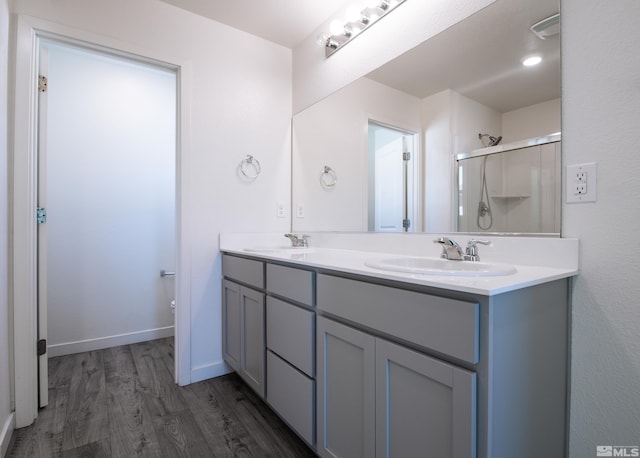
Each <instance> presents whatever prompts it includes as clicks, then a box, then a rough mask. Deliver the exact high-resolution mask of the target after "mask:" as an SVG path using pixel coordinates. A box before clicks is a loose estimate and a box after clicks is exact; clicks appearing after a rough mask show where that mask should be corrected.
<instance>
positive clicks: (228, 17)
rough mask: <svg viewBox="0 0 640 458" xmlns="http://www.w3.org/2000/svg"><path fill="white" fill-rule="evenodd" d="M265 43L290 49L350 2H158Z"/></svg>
mask: <svg viewBox="0 0 640 458" xmlns="http://www.w3.org/2000/svg"><path fill="white" fill-rule="evenodd" d="M162 1H164V2H165V3H170V4H172V5H174V6H177V7H179V8H182V9H184V10H187V11H191V12H192V13H196V14H199V15H201V16H204V17H208V18H210V19H213V20H215V21H218V22H222V23H223V24H227V25H230V26H231V27H234V28H236V29H240V30H243V31H245V32H248V33H250V34H252V35H256V36H259V37H261V38H264V39H265V40H269V41H272V42H274V43H278V44H280V45H282V46H286V47H287V48H294V47H295V46H296V45H298V44H299V43H300V42H301V41H302V40H304V39H305V38H306V37H307V36H309V34H310V33H312V32H313V31H314V30H316V29H317V28H318V27H319V26H320V25H321V24H322V23H324V22H325V21H326V20H327V19H329V18H331V17H332V16H333V15H334V14H335V12H336V11H338V10H340V9H342V7H344V6H345V5H347V4H349V3H353V2H354V0H162Z"/></svg>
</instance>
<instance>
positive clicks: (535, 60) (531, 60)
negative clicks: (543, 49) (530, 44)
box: [522, 56, 542, 67]
mask: <svg viewBox="0 0 640 458" xmlns="http://www.w3.org/2000/svg"><path fill="white" fill-rule="evenodd" d="M540 62H542V57H540V56H531V57H527V58H526V59H525V60H523V61H522V65H524V66H525V67H533V66H534V65H538V64H539V63H540Z"/></svg>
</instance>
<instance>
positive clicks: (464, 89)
mask: <svg viewBox="0 0 640 458" xmlns="http://www.w3.org/2000/svg"><path fill="white" fill-rule="evenodd" d="M162 1H164V2H165V3H170V4H172V5H174V6H177V7H180V8H182V9H185V10H188V11H191V12H193V13H196V14H199V15H201V16H205V17H208V18H210V19H213V20H216V21H218V22H222V23H224V24H227V25H229V26H232V27H234V28H237V29H240V30H243V31H245V32H248V33H251V34H253V35H256V36H259V37H262V38H264V39H266V40H269V41H272V42H274V43H278V44H280V45H282V46H285V47H288V48H294V47H295V46H296V45H298V44H299V43H300V42H302V41H303V40H304V39H305V38H307V37H308V36H309V34H311V33H313V31H315V30H316V29H317V28H318V27H319V26H320V25H321V24H323V23H325V22H327V21H328V20H329V19H331V18H332V17H335V13H336V11H340V10H344V9H345V7H346V6H347V5H348V4H350V3H354V2H356V1H357V0H224V1H223V0H162ZM417 1H424V0H417ZM558 11H559V0H497V1H496V2H495V3H493V4H491V5H489V6H488V7H486V8H485V9H483V10H481V11H479V12H478V13H476V14H474V15H472V16H471V17H469V18H467V19H465V20H464V21H462V22H461V23H458V24H456V25H454V26H453V27H450V28H449V29H447V30H445V31H444V32H442V33H440V34H438V35H436V36H435V37H433V38H431V39H429V40H427V41H426V42H425V43H423V44H422V45H419V46H417V47H416V48H414V49H412V50H409V51H407V52H406V53H405V54H403V55H401V56H399V57H398V58H396V59H394V60H393V61H391V62H389V63H387V64H385V65H384V66H382V67H380V68H379V69H378V70H375V71H374V72H372V73H371V74H369V75H367V76H368V77H370V78H371V79H374V80H377V81H379V82H381V83H383V84H386V85H388V86H391V87H395V88H396V89H399V90H401V91H403V92H407V93H409V94H412V95H414V96H416V97H419V98H425V97H428V96H430V95H433V94H436V93H438V92H441V91H443V90H445V89H452V90H454V91H456V92H459V93H460V94H462V95H465V96H467V97H469V98H471V99H473V100H476V101H477V102H480V103H482V104H484V105H486V106H488V107H491V108H493V109H495V110H497V111H499V112H501V113H504V112H507V111H511V110H514V109H517V108H520V107H524V106H529V105H533V104H535V103H540V102H543V101H547V100H552V99H555V98H558V97H560V45H559V43H560V37H559V36H555V37H551V38H548V39H547V40H540V39H539V38H537V37H535V36H534V35H533V33H531V32H530V30H529V27H530V26H531V25H532V24H534V23H536V22H538V21H540V20H542V19H544V18H547V17H549V16H551V15H553V14H555V13H557V12H558ZM533 53H540V54H541V55H543V56H544V57H545V60H544V61H543V63H542V64H541V65H538V66H537V67H533V68H524V67H523V66H522V65H521V60H522V58H523V57H524V56H525V55H529V54H533Z"/></svg>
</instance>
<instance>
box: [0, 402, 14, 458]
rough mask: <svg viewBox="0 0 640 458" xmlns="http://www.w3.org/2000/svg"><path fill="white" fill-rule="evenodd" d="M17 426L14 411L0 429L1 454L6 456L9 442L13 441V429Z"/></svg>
mask: <svg viewBox="0 0 640 458" xmlns="http://www.w3.org/2000/svg"><path fill="white" fill-rule="evenodd" d="M15 428H16V416H15V415H14V413H13V412H11V413H10V414H9V418H7V421H5V422H4V425H2V429H1V430H0V456H5V455H6V454H7V450H8V449H9V443H10V442H11V436H13V430H14V429H15Z"/></svg>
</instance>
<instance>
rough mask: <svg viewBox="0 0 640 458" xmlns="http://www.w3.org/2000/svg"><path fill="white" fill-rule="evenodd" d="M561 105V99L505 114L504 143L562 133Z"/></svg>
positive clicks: (503, 117) (503, 120)
mask: <svg viewBox="0 0 640 458" xmlns="http://www.w3.org/2000/svg"><path fill="white" fill-rule="evenodd" d="M560 104H561V101H560V99H553V100H548V101H546V102H541V103H537V104H535V105H531V106H528V107H524V108H520V109H518V110H513V111H509V112H507V113H503V114H502V134H501V135H502V143H511V142H515V141H518V140H525V139H527V138H536V137H544V136H546V135H549V134H553V133H555V132H560V131H561V129H562V127H561V123H560ZM492 135H495V134H492Z"/></svg>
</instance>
